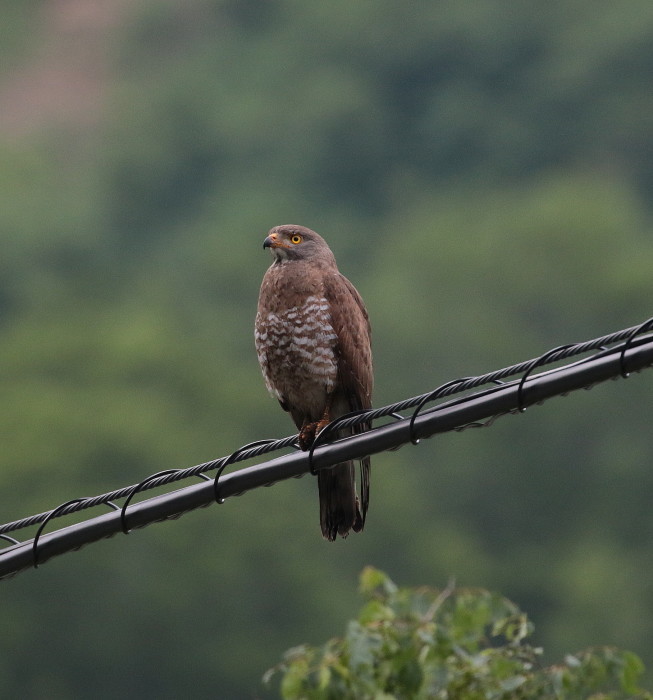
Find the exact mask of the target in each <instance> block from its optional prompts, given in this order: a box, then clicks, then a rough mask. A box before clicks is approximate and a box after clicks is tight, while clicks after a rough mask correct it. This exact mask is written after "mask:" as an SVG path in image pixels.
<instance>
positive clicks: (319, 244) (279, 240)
mask: <svg viewBox="0 0 653 700" xmlns="http://www.w3.org/2000/svg"><path fill="white" fill-rule="evenodd" d="M263 248H269V249H270V251H271V252H272V254H273V255H274V257H275V262H279V263H283V262H286V261H291V260H317V261H319V262H320V263H321V264H324V265H327V264H333V265H335V262H336V261H335V258H334V257H333V253H332V252H331V249H330V248H329V246H328V245H327V243H326V241H325V240H324V238H322V236H320V235H319V234H317V233H315V231H311V229H310V228H306V227H305V226H296V225H294V224H283V225H282V226H275V227H274V228H272V229H270V231H269V233H268V235H267V237H266V239H265V240H264V241H263Z"/></svg>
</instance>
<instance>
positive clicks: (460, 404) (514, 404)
mask: <svg viewBox="0 0 653 700" xmlns="http://www.w3.org/2000/svg"><path fill="white" fill-rule="evenodd" d="M652 328H653V319H649V320H648V321H646V322H644V323H642V324H640V325H638V326H633V327H631V328H626V329H623V330H621V331H617V332H616V333H611V334H609V335H606V336H602V337H601V338H596V339H594V340H590V341H587V342H584V343H575V344H570V345H565V346H562V347H558V348H553V349H552V350H550V351H548V352H546V353H544V354H543V355H541V356H540V357H538V358H534V359H532V360H528V361H526V362H521V363H519V364H517V365H512V366H511V367H506V368H504V369H501V370H496V371H494V372H490V373H488V374H484V375H480V376H476V377H465V378H462V379H457V380H454V381H452V382H447V383H446V384H444V385H442V386H441V387H438V388H437V389H435V390H433V391H431V392H428V393H425V394H421V395H419V396H414V397H411V398H409V399H405V400H403V401H399V402H397V403H394V404H390V405H388V406H384V407H381V408H378V409H372V410H369V411H359V412H356V413H353V414H349V415H348V416H345V417H343V418H341V419H339V420H337V421H334V422H333V423H332V424H330V425H329V426H327V428H326V429H325V430H324V431H323V432H322V433H320V435H319V437H318V439H317V440H316V442H315V444H314V445H313V448H312V449H311V450H310V451H309V452H298V451H295V452H294V453H290V454H284V455H283V456H281V457H277V458H275V459H270V460H268V461H265V462H262V463H260V464H257V465H254V466H250V467H245V468H243V469H240V470H238V471H234V472H231V473H228V474H223V471H224V470H225V469H226V467H227V466H229V465H231V464H235V463H237V462H239V461H242V460H247V459H253V458H257V457H260V456H261V455H263V454H268V453H270V452H273V451H277V450H282V449H288V448H295V449H296V448H297V444H296V440H297V436H296V435H292V436H288V437H286V438H283V439H281V440H261V441H257V442H255V443H250V444H248V445H244V446H243V447H241V448H239V449H238V450H236V451H235V452H234V453H232V454H231V455H228V456H226V457H221V458H220V459H216V460H212V461H210V462H204V463H202V464H198V465H196V466H193V467H190V468H188V469H170V470H166V471H163V472H158V473H156V474H153V475H151V476H149V477H147V478H146V479H144V480H143V481H142V482H140V483H139V484H134V485H132V486H127V487H124V488H121V489H118V490H116V491H112V492H109V493H105V494H102V495H99V496H94V497H90V498H76V499H73V500H71V501H68V502H66V503H64V504H62V505H60V506H58V507H57V508H55V509H53V510H50V511H46V512H44V513H39V514H37V515H33V516H30V517H27V518H23V519H21V520H17V521H13V522H10V523H6V524H5V525H0V537H2V538H3V539H5V540H6V541H8V542H10V544H9V546H7V547H5V549H3V550H1V551H0V579H2V578H6V577H9V576H12V575H14V574H15V573H17V572H19V571H21V570H23V569H26V568H30V567H32V566H38V565H39V564H41V563H43V562H45V561H47V560H48V559H50V558H51V557H53V556H56V555H57V554H62V553H64V552H68V551H70V550H73V549H78V548H79V547H81V546H82V545H84V544H88V543H90V542H94V541H97V540H99V539H102V538H105V537H110V536H111V535H114V534H116V533H118V532H121V531H123V532H125V533H126V532H128V531H129V530H130V529H133V528H140V527H145V526H146V525H148V524H150V523H153V522H157V521H161V520H166V519H170V518H176V517H179V516H180V515H182V514H183V513H186V512H188V511H190V510H194V509H196V508H199V507H202V506H206V505H208V504H210V503H211V502H215V501H218V502H222V501H223V500H224V499H226V498H228V497H230V496H234V495H238V494H241V493H244V492H246V491H249V490H252V489H254V488H258V487H260V486H267V485H270V484H272V483H276V482H277V481H282V480H284V479H288V478H291V477H298V476H302V475H304V474H306V473H308V472H315V471H317V470H319V469H324V468H327V467H329V466H332V465H333V464H336V463H338V462H342V461H344V460H347V459H352V458H358V457H362V456H365V455H368V454H375V453H377V452H382V451H385V450H389V449H396V448H397V447H399V446H401V445H403V444H406V443H411V442H412V443H413V444H417V443H418V442H419V440H421V439H423V438H428V437H431V436H432V435H435V434H436V433H442V432H447V431H451V430H462V429H463V428H466V427H478V426H485V425H489V424H491V423H492V422H493V421H494V420H495V419H496V418H497V417H498V416H500V415H505V414H508V413H515V412H519V411H520V410H524V409H525V408H526V407H527V406H530V405H533V404H535V403H539V402H541V401H543V400H545V399H547V398H551V397H553V396H558V395H561V394H566V393H568V392H570V391H574V390H576V389H580V388H587V387H589V386H592V385H594V384H596V383H598V382H602V381H605V380H607V379H611V378H615V377H619V376H622V377H626V376H628V374H629V373H632V372H636V371H639V370H642V369H644V368H646V367H649V366H650V365H652V364H653V334H651V332H650V331H651V329H652ZM588 352H593V354H592V355H590V356H589V357H586V358H584V359H580V360H576V361H574V362H570V363H567V364H564V365H561V366H557V367H554V368H553V369H549V370H548V371H545V372H539V373H537V374H533V372H534V370H535V369H537V368H540V367H544V366H547V365H551V364H553V363H556V362H561V361H563V360H567V359H569V358H571V357H576V356H578V355H583V354H587V353H588ZM517 375H520V376H519V378H518V379H515V380H513V381H511V382H508V383H504V381H503V380H504V379H506V378H508V377H514V376H517ZM484 385H489V386H487V387H486V388H485V389H483V390H481V391H476V392H474V393H469V392H470V391H471V390H472V389H476V388H478V387H481V386H484ZM454 394H464V395H461V396H458V397H457V398H454V399H450V400H448V401H445V402H441V403H439V404H437V405H435V406H431V407H428V408H427V405H428V404H429V403H431V402H433V401H436V400H438V399H439V400H441V399H443V398H446V397H450V396H453V395H454ZM408 409H413V410H412V412H411V414H410V415H402V414H401V413H400V412H401V411H406V410H408ZM381 418H391V422H389V423H386V424H384V425H379V426H377V427H374V428H373V429H372V430H370V431H368V432H365V433H361V434H357V435H353V436H351V437H348V438H344V439H341V440H338V441H336V442H332V443H330V442H327V440H328V437H329V434H330V433H332V431H334V430H337V429H338V428H339V427H343V426H348V425H354V424H357V423H360V422H366V421H376V420H379V419H381ZM213 469H215V470H216V475H215V477H209V476H208V475H207V474H206V472H208V471H211V470H213ZM188 478H200V479H202V482H201V483H198V484H194V485H191V486H186V487H184V488H181V489H177V490H175V491H172V492H169V493H165V494H162V495H159V496H155V497H152V498H149V499H147V500H144V501H141V502H139V503H132V502H131V501H132V498H133V497H134V496H135V495H136V494H137V493H140V492H143V491H146V490H150V489H152V488H156V487H161V486H164V485H166V484H171V483H174V482H177V481H180V480H183V479H188ZM121 499H124V502H123V504H122V506H118V505H116V504H115V503H114V501H116V500H121ZM100 506H106V507H109V508H110V512H107V513H104V514H102V515H98V516H96V517H92V518H89V519H87V520H85V521H83V522H80V523H77V524H75V525H71V526H68V527H65V528H61V529H59V530H56V531H54V532H50V533H45V534H44V533H43V530H44V527H45V525H47V524H48V523H49V522H50V521H51V520H53V519H54V518H57V517H61V516H63V515H67V514H70V513H74V512H78V511H81V510H85V509H88V508H94V507H100ZM34 525H40V527H39V529H38V531H37V533H36V535H35V537H34V538H32V539H29V540H26V541H24V542H18V541H17V540H15V539H14V538H12V537H10V536H9V535H8V534H7V533H9V532H15V531H17V530H20V529H23V528H26V527H30V526H34Z"/></svg>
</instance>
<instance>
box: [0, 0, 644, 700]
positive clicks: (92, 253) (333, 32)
mask: <svg viewBox="0 0 653 700" xmlns="http://www.w3.org/2000/svg"><path fill="white" fill-rule="evenodd" d="M1 13H2V22H0V37H1V38H3V41H1V42H0V44H1V45H2V48H1V49H0V53H1V55H2V58H3V63H2V66H3V68H2V73H1V74H0V193H1V194H0V197H1V201H2V205H1V207H0V250H1V251H2V253H1V255H0V381H1V386H2V406H3V411H2V414H1V418H0V431H1V433H2V438H3V439H2V446H3V449H2V455H1V457H0V520H1V521H2V522H6V521H8V520H13V519H15V518H19V517H22V516H25V515H28V514H31V513H34V512H41V511H43V510H47V509H48V508H52V507H54V506H56V505H58V504H59V503H61V502H63V501H66V500H69V499H71V498H75V497H79V496H83V495H93V494H96V493H100V492H103V491H106V490H110V489H113V488H117V487H120V486H124V485H127V484H131V483H137V482H138V481H140V480H141V479H143V478H144V477H146V476H147V475H148V474H150V473H152V472H154V471H157V470H159V469H166V468H173V467H182V466H189V465H191V464H195V463H198V462H202V461H205V460H207V459H210V458H213V457H217V456H222V455H224V454H228V453H230V452H232V451H233V450H234V449H235V448H237V447H238V446H240V445H241V444H243V443H245V442H248V441H251V440H255V439H258V438H262V437H278V436H283V435H286V434H288V433H290V432H291V430H292V427H291V424H290V421H289V420H288V419H287V416H285V415H284V414H283V412H282V411H280V410H279V409H278V407H277V406H276V402H274V401H273V400H272V399H271V398H269V397H268V396H267V395H266V392H265V389H264V386H263V382H262V379H261V377H260V372H259V369H258V365H257V362H256V357H255V353H254V350H253V339H252V335H253V331H252V326H253V316H254V311H255V306H256V298H257V294H258V286H259V283H260V279H261V277H262V275H263V272H264V270H265V267H266V265H267V264H268V263H269V259H268V258H267V257H266V256H265V254H264V252H263V251H262V250H261V243H262V239H263V237H264V235H265V233H266V232H267V230H268V229H269V228H270V227H271V226H273V225H276V224H280V223H301V224H304V225H307V226H310V227H312V228H314V229H316V230H317V231H319V232H320V233H322V234H323V235H324V236H325V237H326V238H327V240H328V241H329V243H330V244H331V246H332V248H333V250H334V252H335V253H336V256H337V258H338V261H339V264H340V268H341V270H342V271H343V272H344V273H345V274H346V275H347V276H348V277H349V278H350V279H352V281H354V282H355V284H356V286H357V287H358V288H359V290H360V291H361V293H362V295H363V297H364V298H365V300H366V303H367V306H368V308H369V312H370V316H371V318H372V324H373V331H374V349H375V365H376V393H375V404H377V405H382V404H385V403H389V402H391V401H394V400H398V399H400V398H403V397H407V396H411V395H413V394H416V393H420V392H423V391H425V390H427V389H429V388H432V387H435V386H437V385H439V384H441V383H443V382H445V381H448V380H450V379H452V378H455V377H458V376H461V375H470V374H476V373H481V372H485V371H489V370H492V369H495V368H497V367H500V366H506V365H509V364H512V363H514V362H516V361H519V360H522V359H525V358H528V357H532V356H536V355H539V354H541V353H542V352H544V351H546V350H548V349H549V348H551V347H553V346H555V345H559V344H562V343H568V342H573V341H580V340H585V339H587V338H590V337H595V336H599V335H602V334H604V333H607V332H610V331H613V330H617V329H619V328H622V327H625V326H630V325H634V324H635V323H637V322H639V321H642V320H644V319H645V318H647V317H649V316H650V315H651V304H650V300H651V287H652V284H651V270H652V269H653V235H652V233H653V213H652V210H651V206H650V203H651V195H652V194H653V158H652V157H651V155H652V154H653V123H652V120H653V104H652V101H653V92H652V91H651V89H650V75H651V69H652V68H653V4H651V3H650V2H647V1H645V0H632V1H631V2H630V3H628V4H627V5H624V4H623V3H622V4H617V5H616V4H615V3H611V2H607V0H600V1H597V0H592V1H591V2H590V0H579V1H577V2H574V3H567V2H562V0H559V1H552V2H549V3H546V4H542V3H538V2H534V1H529V2H525V3H521V4H519V5H516V4H515V3H512V2H508V1H507V0H492V1H491V2H483V1H482V0H458V1H457V2H438V3H433V2H427V1H426V0H416V1H415V2H413V3H411V4H410V5H405V4H403V5H402V4H398V3H395V2H390V1H389V0H381V1H377V2H374V3H372V2H369V1H368V0H364V1H363V2H360V3H350V2H344V0H334V2H330V3H303V2H299V0H188V1H187V2H184V3H180V2H175V1H174V0H166V1H164V2H161V1H159V2H157V1H155V0H140V1H139V2H131V3H121V2H119V1H118V0H114V2H104V3H96V2H87V3H85V4H84V3H75V2H73V1H72V0H66V1H65V2H54V1H53V0H41V2H35V1H34V2H25V3H20V4H16V6H15V7H14V8H13V9H10V8H8V7H7V8H4V9H3V10H2V11H1ZM5 38H6V39H7V41H4V39H5ZM89 94H91V95H98V97H97V99H96V100H95V101H94V102H92V103H91V102H89V98H88V95H89ZM68 103H70V104H68ZM89 105H90V106H89ZM63 107H67V108H68V109H67V110H63ZM651 381H652V379H651V377H650V376H648V374H647V373H643V374H642V375H641V376H635V377H632V378H631V379H629V380H628V381H627V382H623V381H620V382H614V383H609V384H607V385H603V386H600V387H596V388H594V389H593V390H592V391H591V392H589V393H584V392H582V393H580V394H574V395H572V396H570V397H568V398H566V399H557V400H555V401H551V402H548V403H547V404H545V405H544V406H543V407H538V408H533V409H529V410H528V411H527V412H526V414H524V415H521V416H514V417H510V418H505V419H502V420H500V421H498V422H497V423H496V425H494V426H493V427H492V428H491V429H487V430H481V431H466V432H464V433H461V434H452V435H443V436H439V437H438V438H437V439H434V440H433V441H427V442H423V443H421V444H420V446H419V447H417V448H404V449H402V450H401V451H399V452H393V453H388V454H384V455H380V456H378V457H377V458H375V460H374V468H373V471H374V474H373V480H372V502H371V510H370V514H369V520H368V526H367V529H366V531H365V533H364V534H362V535H360V536H356V537H351V538H349V539H348V540H347V541H341V542H338V543H336V544H334V545H332V546H329V545H328V544H327V543H324V542H322V541H321V539H320V537H319V527H318V514H317V499H316V492H315V484H314V483H313V480H312V479H309V478H305V479H302V480H299V481H294V480H293V481H292V482H291V483H284V484H280V485H278V486H275V487H274V488H273V489H270V490H268V489H261V490H259V491H257V492H254V493H251V494H248V495H246V496H244V497H242V498H238V499H232V500H230V501H228V502H227V503H225V504H224V506H222V507H220V508H217V506H216V507H214V508H209V509H206V510H202V511H200V512H196V513H193V514H190V515H188V516H186V517H184V518H182V519H181V520H179V521H178V522H174V523H169V524H164V525H157V526H155V527H152V528H150V529H148V530H146V531H143V532H137V533H133V534H132V535H130V536H129V537H127V538H124V537H119V538H114V539H112V540H110V541H107V542H102V543H99V544H97V545H94V546H93V547H89V548H87V549H84V550H82V551H81V552H79V553H74V554H69V555H67V556H66V557H62V558H60V559H56V560H54V561H52V562H51V563H48V565H47V566H46V567H42V568H40V569H39V571H38V572H32V573H25V574H21V575H20V576H18V577H17V578H15V579H13V580H10V581H7V582H3V584H2V593H3V619H4V621H5V629H6V630H7V632H6V634H5V635H3V639H2V641H1V642H0V688H2V690H3V691H4V695H6V696H8V697H12V696H13V697H30V696H31V697H44V696H47V697H51V698H74V697H83V696H85V695H87V694H88V689H89V688H90V687H92V688H93V694H94V696H96V697H98V698H114V697H117V696H127V697H129V696H133V697H138V696H141V697H158V698H167V697H169V698H173V697H179V696H182V695H186V694H187V693H188V690H189V689H190V688H192V690H193V694H194V697H197V698H202V697H215V696H216V695H219V696H222V697H256V696H260V695H261V694H262V693H264V692H265V691H264V690H262V689H261V688H260V680H259V679H260V675H261V672H262V671H263V670H264V669H265V668H268V667H270V666H272V665H273V664H274V663H275V661H276V660H277V659H278V658H279V657H280V655H281V653H282V651H283V650H284V649H286V648H288V647H291V646H293V645H296V644H298V643H307V644H317V643H319V642H320V640H321V639H324V638H325V637H327V636H328V634H329V633H330V630H331V627H332V620H333V619H347V618H349V617H351V615H352V612H353V610H354V606H355V604H356V576H357V573H358V572H359V571H360V570H361V567H362V566H364V565H367V564H372V565H374V566H377V567H380V568H382V569H383V570H386V571H388V572H389V574H390V575H391V576H392V578H393V579H394V580H397V581H399V582H400V583H401V584H402V585H404V584H410V583H411V582H415V581H433V582H436V583H437V582H438V581H446V580H447V579H448V578H449V577H450V576H455V578H456V580H457V581H459V582H460V584H461V585H462V586H481V587H483V588H486V589H492V590H500V591H501V592H502V593H503V594H504V595H506V596H507V597H508V598H510V599H511V600H515V601H518V602H519V605H520V607H522V608H524V609H526V610H528V611H529V614H530V615H531V617H532V619H533V620H534V622H535V624H536V628H537V633H536V635H535V637H534V643H536V644H538V645H540V644H541V645H542V646H544V648H545V649H546V650H547V655H549V654H550V655H551V658H550V659H549V658H547V659H545V661H546V662H547V663H550V662H552V661H553V660H554V659H557V658H561V657H562V655H563V654H564V653H565V652H566V651H567V650H568V649H570V648H585V647H588V646H590V645H604V644H605V645H615V646H618V647H620V648H628V649H632V650H633V651H634V652H636V653H637V654H638V655H639V656H641V657H642V658H643V659H644V660H645V661H646V662H648V660H649V659H651V658H652V657H653V643H652V642H651V639H653V634H652V631H653V630H652V626H651V620H652V619H653V585H652V583H651V581H653V576H651V575H650V572H652V571H653V548H652V547H651V541H653V510H652V509H651V507H650V494H651V493H653V470H651V468H650V466H651V461H652V458H653V439H652V437H651V430H650V422H651V421H650V412H649V410H648V408H649V406H650V393H651ZM647 665H648V666H649V668H650V667H651V664H650V663H647Z"/></svg>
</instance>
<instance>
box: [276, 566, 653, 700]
mask: <svg viewBox="0 0 653 700" xmlns="http://www.w3.org/2000/svg"><path fill="white" fill-rule="evenodd" d="M360 587H361V593H362V594H363V595H364V596H365V599H366V602H365V605H364V606H363V608H362V609H361V611H360V613H359V614H358V617H357V618H356V619H353V620H350V621H349V623H348V624H347V632H346V634H345V636H344V637H341V638H334V639H330V640H329V641H328V642H327V643H326V644H325V645H324V646H322V647H320V648H315V647H311V646H301V647H295V648H293V649H289V650H288V651H287V652H286V653H285V655H284V660H283V661H282V663H281V664H279V665H278V666H276V667H274V668H272V669H270V670H269V671H268V672H267V673H266V674H265V677H264V680H265V681H266V683H268V684H271V682H272V680H273V678H275V676H279V675H280V676H281V679H280V684H279V685H280V691H281V695H282V697H284V698H287V699H288V700H293V699H300V698H301V699H303V700H309V699H312V700H328V699H329V698H334V699H335V698H343V699H344V698H352V699H354V698H361V699H362V698H378V699H379V700H395V699H396V700H398V699H400V698H406V699H408V698H411V699H412V698H414V699H415V700H419V699H420V698H442V699H443V700H444V699H446V698H466V700H488V699H489V700H519V699H520V698H521V699H523V700H535V699H537V698H541V699H542V700H550V699H551V698H565V699H567V700H574V699H577V700H584V699H585V698H590V697H591V698H596V699H597V700H598V699H599V698H601V699H603V700H619V698H622V699H623V700H634V699H635V698H641V699H642V700H643V699H644V698H648V699H649V700H650V698H651V697H653V695H651V694H650V693H648V692H647V691H645V690H643V689H642V688H640V687H639V686H638V679H639V677H640V676H641V674H642V671H643V670H644V666H643V664H642V661H641V659H639V658H638V657H637V656H636V655H635V654H633V653H632V652H628V651H625V652H624V651H619V650H618V649H614V648H612V647H596V648H591V649H587V650H585V651H582V652H578V653H576V654H566V656H565V658H564V660H563V662H561V663H558V664H556V665H554V666H549V667H543V666H542V664H541V662H540V657H541V655H542V649H541V648H539V647H534V646H532V644H531V643H530V641H529V640H528V638H529V637H530V636H531V635H532V633H533V625H532V624H531V622H530V621H529V620H528V618H527V617H526V615H525V614H524V613H523V612H522V611H521V610H520V609H519V608H518V606H516V605H515V604H514V603H512V602H511V601H509V600H508V599H506V598H503V597H501V596H499V595H496V594H493V593H490V592H489V591H485V590H483V589H458V588H455V587H454V586H448V587H447V588H445V589H443V590H438V589H433V588H399V587H397V586H396V584H395V583H394V582H393V581H392V580H391V579H390V578H389V577H388V576H387V575H386V574H384V573H383V572H381V571H379V570H378V569H374V568H373V567H366V568H365V569H364V570H363V572H362V574H361V584H360Z"/></svg>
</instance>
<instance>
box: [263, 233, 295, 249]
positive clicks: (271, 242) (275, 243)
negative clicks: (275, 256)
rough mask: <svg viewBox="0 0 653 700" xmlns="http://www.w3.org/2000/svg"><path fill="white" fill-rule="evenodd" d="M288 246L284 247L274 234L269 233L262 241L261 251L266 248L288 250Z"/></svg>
mask: <svg viewBox="0 0 653 700" xmlns="http://www.w3.org/2000/svg"><path fill="white" fill-rule="evenodd" d="M289 247H290V246H287V245H284V244H283V243H282V242H281V241H280V240H279V236H278V235H277V234H276V233H271V234H270V235H269V236H267V238H266V239H265V240H264V241H263V250H265V249H266V248H289Z"/></svg>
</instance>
